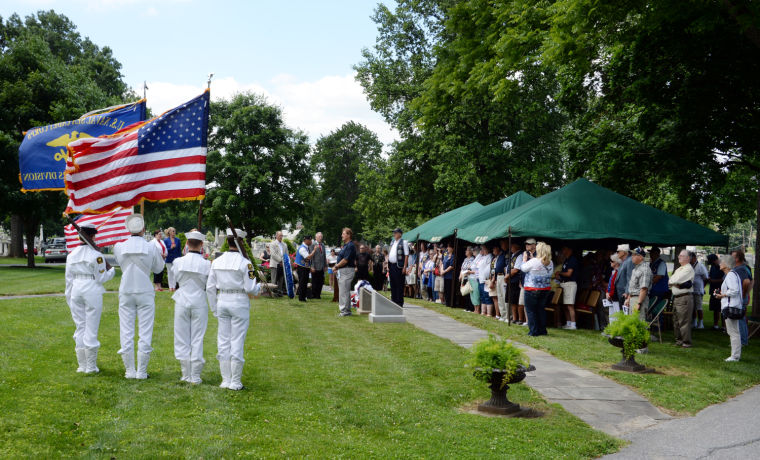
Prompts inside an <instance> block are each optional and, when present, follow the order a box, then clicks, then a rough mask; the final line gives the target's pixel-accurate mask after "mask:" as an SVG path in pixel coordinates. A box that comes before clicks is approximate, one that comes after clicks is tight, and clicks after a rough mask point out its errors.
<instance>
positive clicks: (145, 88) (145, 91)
mask: <svg viewBox="0 0 760 460" xmlns="http://www.w3.org/2000/svg"><path fill="white" fill-rule="evenodd" d="M143 99H145V100H147V99H148V81H147V80H143ZM133 212H134V211H133ZM140 214H142V216H143V220H144V219H145V198H143V199H141V200H140Z"/></svg>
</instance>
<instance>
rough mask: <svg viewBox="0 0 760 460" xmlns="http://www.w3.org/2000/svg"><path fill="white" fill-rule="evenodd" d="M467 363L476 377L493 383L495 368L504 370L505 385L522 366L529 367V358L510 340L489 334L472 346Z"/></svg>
mask: <svg viewBox="0 0 760 460" xmlns="http://www.w3.org/2000/svg"><path fill="white" fill-rule="evenodd" d="M467 365H468V366H469V367H472V368H473V369H474V375H475V378H477V379H478V380H481V381H483V382H485V383H491V378H492V374H493V370H494V369H496V370H504V371H505V373H504V380H503V381H502V387H503V386H504V385H505V384H506V383H507V382H508V381H509V379H511V378H512V376H513V375H514V374H515V372H517V370H518V368H519V367H520V366H523V367H526V368H527V367H528V358H527V357H526V356H525V353H523V352H522V350H520V349H519V348H517V347H516V346H514V345H513V344H511V343H509V342H508V341H506V340H504V339H500V338H497V337H496V336H494V335H489V336H488V338H487V339H483V340H480V341H478V342H477V343H475V344H474V345H473V346H472V354H471V356H470V359H469V360H468V361H467Z"/></svg>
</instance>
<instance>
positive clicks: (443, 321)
mask: <svg viewBox="0 0 760 460" xmlns="http://www.w3.org/2000/svg"><path fill="white" fill-rule="evenodd" d="M404 307H405V308H404V315H405V316H406V319H407V321H409V322H410V323H412V324H414V325H415V326H417V327H418V328H420V329H423V330H425V331H428V332H430V333H431V334H435V335H437V336H439V337H442V338H445V339H449V340H451V341H452V342H454V343H456V344H457V345H460V346H462V347H465V348H470V347H472V344H473V343H474V342H476V341H478V340H480V339H482V338H484V337H487V336H488V333H487V332H486V331H484V330H482V329H478V328H476V327H472V326H469V325H467V324H464V323H461V322H459V321H457V320H455V319H453V318H450V317H448V316H446V315H443V314H441V313H437V312H434V311H432V310H428V309H426V308H422V307H419V306H416V305H411V304H408V303H405V304H404ZM517 345H519V346H520V348H522V349H524V350H525V352H526V353H527V355H528V357H529V358H530V363H531V364H533V365H534V366H536V371H535V372H529V373H528V374H527V375H528V377H527V378H526V379H525V383H527V384H528V385H530V386H531V387H532V388H534V389H535V390H537V391H538V392H539V393H541V395H542V396H543V397H544V398H545V399H546V400H547V401H549V402H552V403H557V404H559V405H561V406H562V407H564V408H565V409H566V410H567V411H568V412H570V413H572V414H573V415H575V416H577V417H578V418H580V419H581V420H583V421H584V422H586V423H588V424H589V425H590V426H592V427H593V428H595V429H597V430H600V431H603V432H605V433H608V434H610V435H613V436H617V437H624V435H626V434H630V433H635V432H638V431H640V430H643V429H644V428H647V427H651V426H654V425H656V424H657V423H658V422H660V421H662V420H668V419H671V417H670V416H669V415H667V414H664V413H662V412H661V411H660V410H659V409H657V408H656V407H654V406H653V405H652V404H651V403H650V402H649V401H647V400H646V399H644V398H643V397H641V396H640V395H639V394H637V393H635V392H633V391H631V390H630V389H628V388H627V387H625V386H623V385H620V384H618V383H615V382H613V381H612V380H609V379H607V378H604V377H602V376H599V375H597V374H594V373H593V372H591V371H588V370H585V369H581V368H580V367H577V366H574V365H572V364H570V363H567V362H565V361H562V360H559V359H557V358H555V357H553V356H552V355H550V354H548V353H545V352H543V351H539V350H536V349H534V348H530V347H528V346H525V345H522V344H517Z"/></svg>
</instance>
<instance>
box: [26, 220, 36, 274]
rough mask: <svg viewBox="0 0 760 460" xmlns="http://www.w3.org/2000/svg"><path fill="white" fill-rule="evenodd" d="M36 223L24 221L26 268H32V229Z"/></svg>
mask: <svg viewBox="0 0 760 460" xmlns="http://www.w3.org/2000/svg"><path fill="white" fill-rule="evenodd" d="M36 227H37V222H35V221H33V220H31V219H29V220H26V221H24V235H26V266H27V267H29V268H34V236H35V231H34V229H35V228H36Z"/></svg>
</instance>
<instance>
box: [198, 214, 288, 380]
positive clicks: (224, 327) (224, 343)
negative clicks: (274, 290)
mask: <svg viewBox="0 0 760 460" xmlns="http://www.w3.org/2000/svg"><path fill="white" fill-rule="evenodd" d="M235 233H237V236H238V237H239V238H245V237H246V236H247V233H246V232H244V231H243V230H240V229H235ZM227 244H228V245H229V249H228V250H227V252H225V253H224V254H222V255H221V256H219V257H217V258H216V259H215V260H214V262H212V263H211V270H210V271H209V275H208V281H207V282H206V297H207V298H208V304H209V307H210V308H211V312H212V313H213V314H214V316H216V317H217V319H218V320H219V327H218V331H217V341H216V346H217V354H216V359H218V360H219V371H220V372H221V374H222V383H221V384H220V385H219V387H221V388H228V389H230V390H242V389H243V383H242V381H241V378H242V375H243V364H244V363H245V358H244V356H243V354H244V353H243V352H244V345H245V336H246V334H247V333H248V323H249V320H250V311H251V302H250V300H249V299H250V298H251V297H253V296H257V295H259V291H260V288H261V286H260V285H259V283H258V281H256V274H255V272H254V270H253V264H252V263H251V261H250V260H248V259H246V258H245V256H244V255H243V254H240V252H238V249H237V245H236V240H235V237H234V236H233V234H232V230H231V229H229V228H228V229H227ZM285 257H287V254H285Z"/></svg>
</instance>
